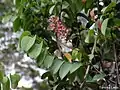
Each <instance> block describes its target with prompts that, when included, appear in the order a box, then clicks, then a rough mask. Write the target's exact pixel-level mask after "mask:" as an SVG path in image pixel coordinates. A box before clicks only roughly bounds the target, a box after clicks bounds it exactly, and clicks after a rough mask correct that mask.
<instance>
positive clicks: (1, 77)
mask: <svg viewBox="0 0 120 90" xmlns="http://www.w3.org/2000/svg"><path fill="white" fill-rule="evenodd" d="M3 76H4V73H3V72H1V71H0V82H1V81H2V79H3Z"/></svg>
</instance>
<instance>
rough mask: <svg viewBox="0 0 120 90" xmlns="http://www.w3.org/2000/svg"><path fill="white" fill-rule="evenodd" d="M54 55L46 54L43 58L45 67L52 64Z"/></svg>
mask: <svg viewBox="0 0 120 90" xmlns="http://www.w3.org/2000/svg"><path fill="white" fill-rule="evenodd" d="M53 60H54V56H51V55H47V56H46V58H45V60H44V65H45V67H46V68H49V67H50V66H51V65H52V64H53Z"/></svg>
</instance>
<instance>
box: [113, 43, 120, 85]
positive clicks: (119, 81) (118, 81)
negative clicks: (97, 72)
mask: <svg viewBox="0 0 120 90" xmlns="http://www.w3.org/2000/svg"><path fill="white" fill-rule="evenodd" d="M113 51H114V58H115V63H116V65H115V66H116V69H117V85H118V86H120V85H119V83H120V79H119V69H118V63H117V53H116V48H115V44H113Z"/></svg>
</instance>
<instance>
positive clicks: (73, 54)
mask: <svg viewBox="0 0 120 90" xmlns="http://www.w3.org/2000/svg"><path fill="white" fill-rule="evenodd" d="M77 55H78V49H77V48H76V49H74V50H73V51H72V59H73V60H75V59H76V58H77Z"/></svg>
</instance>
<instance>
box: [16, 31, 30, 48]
mask: <svg viewBox="0 0 120 90" xmlns="http://www.w3.org/2000/svg"><path fill="white" fill-rule="evenodd" d="M29 35H31V33H30V32H29V31H24V32H23V33H22V35H21V36H20V38H19V46H18V48H17V50H20V48H21V40H22V38H23V37H25V36H29Z"/></svg>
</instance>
